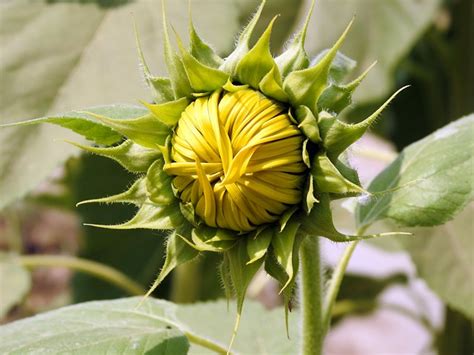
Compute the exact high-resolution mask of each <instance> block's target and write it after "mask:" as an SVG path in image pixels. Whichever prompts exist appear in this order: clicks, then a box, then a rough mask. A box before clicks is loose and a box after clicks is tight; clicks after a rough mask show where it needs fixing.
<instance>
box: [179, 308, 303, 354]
mask: <svg viewBox="0 0 474 355" xmlns="http://www.w3.org/2000/svg"><path fill="white" fill-rule="evenodd" d="M295 313H297V311H295ZM281 314H282V310H281V308H276V309H273V310H270V311H269V310H267V309H265V308H264V307H263V306H262V305H261V304H260V303H258V302H255V301H252V300H247V301H246V304H245V308H244V310H243V312H242V317H241V327H240V330H239V333H238V334H237V336H236V338H235V342H234V345H233V347H232V352H233V353H236V354H274V353H275V352H277V353H278V354H296V353H298V336H297V332H296V330H297V329H298V324H297V323H298V315H297V314H293V316H292V317H291V318H290V328H291V329H293V330H295V334H294V336H292V337H291V339H288V338H287V337H286V333H285V326H284V322H282V320H281ZM177 316H178V318H179V320H180V321H181V322H182V323H183V324H185V325H186V327H187V328H188V329H191V330H192V331H193V332H195V333H197V334H199V335H201V336H203V337H205V338H208V339H215V340H217V341H218V342H219V343H221V344H228V342H229V337H230V335H229V334H230V332H231V331H232V326H233V323H234V321H235V319H234V317H235V316H234V314H233V313H232V312H228V308H227V302H226V301H225V300H218V301H214V302H206V303H194V304H189V305H188V304H186V305H180V306H178V310H177ZM263 325H267V326H263ZM189 354H190V355H214V354H215V352H213V351H211V350H209V349H206V348H203V347H201V346H199V345H196V344H193V343H192V344H191V348H190V349H189Z"/></svg>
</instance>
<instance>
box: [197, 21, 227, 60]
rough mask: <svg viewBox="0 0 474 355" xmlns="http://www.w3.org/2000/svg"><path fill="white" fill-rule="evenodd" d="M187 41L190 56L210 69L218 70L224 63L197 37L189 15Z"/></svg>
mask: <svg viewBox="0 0 474 355" xmlns="http://www.w3.org/2000/svg"><path fill="white" fill-rule="evenodd" d="M189 41H190V47H191V55H192V56H193V57H194V58H196V59H197V60H198V61H199V62H201V63H202V64H204V65H206V66H208V67H211V68H218V67H219V66H220V65H221V64H222V63H223V62H224V60H223V59H222V58H221V57H219V56H218V55H217V54H216V53H215V52H214V50H213V49H212V48H211V47H210V46H209V45H208V44H206V43H204V41H203V40H202V39H201V38H200V37H199V35H198V34H197V32H196V29H195V28H194V24H193V21H192V18H191V14H189Z"/></svg>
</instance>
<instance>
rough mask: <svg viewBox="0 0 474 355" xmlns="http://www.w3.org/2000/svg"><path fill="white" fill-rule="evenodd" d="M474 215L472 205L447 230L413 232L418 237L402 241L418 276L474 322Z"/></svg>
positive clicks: (429, 229) (437, 228) (445, 227)
mask: <svg viewBox="0 0 474 355" xmlns="http://www.w3.org/2000/svg"><path fill="white" fill-rule="evenodd" d="M473 213H474V205H473V204H472V203H471V204H470V205H468V206H467V207H466V208H465V209H464V210H463V211H462V212H461V213H459V214H458V215H457V216H456V217H455V218H454V219H453V220H452V221H450V222H448V223H446V224H445V225H443V226H439V227H436V228H416V229H414V230H413V233H414V235H415V237H412V238H400V241H401V244H402V246H403V247H404V248H405V250H407V251H408V252H409V253H410V256H411V258H412V260H413V262H414V263H415V265H416V268H417V271H418V275H419V276H420V277H422V278H423V279H424V280H425V281H426V283H427V284H428V286H429V287H430V288H431V289H432V290H433V291H434V292H435V293H436V294H437V295H438V296H439V297H440V298H441V299H442V300H443V301H445V302H446V303H447V304H448V305H450V306H451V307H453V308H455V309H456V310H458V311H460V312H462V313H464V314H465V315H466V316H467V317H469V318H471V319H472V318H473V317H474V303H473V302H472V285H473V284H474V273H473V272H472V270H473V269H472V261H473V260H474V240H473V238H472V216H473Z"/></svg>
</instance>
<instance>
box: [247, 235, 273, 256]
mask: <svg viewBox="0 0 474 355" xmlns="http://www.w3.org/2000/svg"><path fill="white" fill-rule="evenodd" d="M273 235H274V232H273V230H272V229H271V228H266V229H264V230H263V231H261V232H259V233H255V235H249V236H248V237H247V238H248V239H247V255H248V257H249V259H250V260H249V261H248V262H247V264H251V263H254V262H255V261H257V260H259V259H261V258H263V257H264V256H265V254H266V253H267V249H268V247H269V245H270V242H271V241H272V238H273Z"/></svg>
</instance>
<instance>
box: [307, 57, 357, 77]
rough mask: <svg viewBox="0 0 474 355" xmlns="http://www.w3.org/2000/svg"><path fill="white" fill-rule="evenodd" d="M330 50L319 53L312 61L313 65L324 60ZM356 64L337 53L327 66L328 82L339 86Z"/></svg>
mask: <svg viewBox="0 0 474 355" xmlns="http://www.w3.org/2000/svg"><path fill="white" fill-rule="evenodd" d="M329 51H330V49H326V50H324V51H322V52H321V53H319V54H318V55H317V56H316V57H315V58H314V59H313V60H312V63H313V65H317V64H318V63H319V62H320V61H322V60H325V58H326V55H327V54H328V52H329ZM356 64H357V62H356V61H355V60H353V59H351V58H349V57H347V56H345V55H344V54H342V53H341V52H339V51H337V52H336V55H335V56H334V58H333V59H332V61H331V64H330V66H329V73H328V80H329V82H330V83H331V84H340V83H341V82H342V81H343V80H344V78H345V77H347V75H349V74H350V73H351V72H352V71H353V70H354V68H355V67H356Z"/></svg>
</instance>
